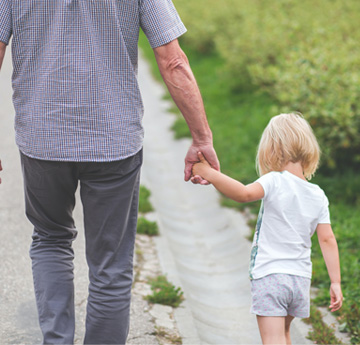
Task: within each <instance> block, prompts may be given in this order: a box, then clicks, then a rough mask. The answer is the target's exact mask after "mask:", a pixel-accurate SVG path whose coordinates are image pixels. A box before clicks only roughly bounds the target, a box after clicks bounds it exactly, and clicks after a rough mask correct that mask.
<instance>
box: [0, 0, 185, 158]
mask: <svg viewBox="0 0 360 345" xmlns="http://www.w3.org/2000/svg"><path fill="white" fill-rule="evenodd" d="M140 27H141V28H142V29H143V31H144V32H145V34H146V36H147V37H148V40H149V42H150V44H151V46H152V47H153V48H154V47H158V46H161V45H164V44H166V43H168V42H170V41H172V40H174V39H175V38H177V37H179V36H180V35H182V34H183V33H184V32H185V31H186V29H185V27H184V25H183V24H182V22H181V20H180V18H179V16H178V14H177V12H176V10H175V8H174V6H173V4H172V2H171V0H0V41H2V42H4V43H6V44H8V43H9V41H10V38H11V37H12V56H13V66H14V71H13V89H14V95H13V101H14V106H15V111H16V117H15V129H16V141H17V144H18V146H19V148H20V150H21V151H22V152H23V153H24V154H25V155H27V156H30V157H33V158H38V159H46V160H59V161H114V160H120V159H124V158H126V157H129V156H132V155H134V154H135V153H137V152H138V151H139V150H140V149H141V147H142V141H143V128H142V125H141V121H142V116H143V105H142V101H141V96H140V92H139V87H138V83H137V59H138V54H137V49H138V48H137V45H138V35H139V28H140Z"/></svg>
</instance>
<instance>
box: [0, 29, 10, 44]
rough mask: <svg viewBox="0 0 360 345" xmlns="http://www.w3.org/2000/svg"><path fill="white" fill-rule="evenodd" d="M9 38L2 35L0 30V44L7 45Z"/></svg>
mask: <svg viewBox="0 0 360 345" xmlns="http://www.w3.org/2000/svg"><path fill="white" fill-rule="evenodd" d="M10 39H11V36H10V37H9V36H8V35H7V34H4V33H3V32H2V31H1V30H0V42H2V43H5V44H6V45H9V43H10Z"/></svg>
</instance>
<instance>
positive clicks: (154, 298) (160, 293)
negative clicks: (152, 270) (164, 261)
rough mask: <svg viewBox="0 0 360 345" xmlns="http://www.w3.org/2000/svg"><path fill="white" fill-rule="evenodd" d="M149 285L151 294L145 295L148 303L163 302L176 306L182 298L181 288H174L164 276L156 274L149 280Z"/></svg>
mask: <svg viewBox="0 0 360 345" xmlns="http://www.w3.org/2000/svg"><path fill="white" fill-rule="evenodd" d="M150 285H151V289H152V290H153V294H152V295H148V296H146V299H147V300H148V301H149V302H150V303H158V304H164V305H169V306H171V307H174V308H176V307H178V306H179V305H180V303H181V302H182V301H183V299H184V297H183V292H182V291H181V288H179V287H178V288H176V287H175V286H174V285H173V284H171V283H170V282H169V281H168V280H167V278H166V276H158V277H156V278H154V279H152V280H150Z"/></svg>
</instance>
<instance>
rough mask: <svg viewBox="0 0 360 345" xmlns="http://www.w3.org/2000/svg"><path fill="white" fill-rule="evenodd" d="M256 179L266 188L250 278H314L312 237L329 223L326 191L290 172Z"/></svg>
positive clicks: (272, 173) (253, 251)
mask: <svg viewBox="0 0 360 345" xmlns="http://www.w3.org/2000/svg"><path fill="white" fill-rule="evenodd" d="M256 182H258V183H260V184H261V186H262V187H263V189H264V193H265V195H264V198H263V201H262V206H261V209H260V212H259V217H258V222H257V226H256V232H255V235H254V241H253V247H252V252H251V262H250V279H259V278H262V277H265V276H267V275H269V274H274V273H285V274H293V275H298V276H302V277H307V278H311V273H312V264H311V259H310V255H311V236H312V235H313V234H314V232H315V230H316V227H317V225H318V224H330V215H329V202H328V199H327V197H326V195H325V193H324V191H323V190H322V189H321V188H320V187H319V186H317V185H315V184H313V183H310V182H308V181H305V180H303V179H301V178H299V177H297V176H296V175H294V174H291V173H290V172H288V171H286V170H285V171H283V172H270V173H268V174H266V175H263V176H261V177H260V178H259V179H258V180H257V181H256Z"/></svg>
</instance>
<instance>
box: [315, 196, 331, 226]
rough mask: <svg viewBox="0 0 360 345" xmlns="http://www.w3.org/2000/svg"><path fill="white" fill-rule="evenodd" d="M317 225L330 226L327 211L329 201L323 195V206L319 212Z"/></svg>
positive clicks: (328, 212)
mask: <svg viewBox="0 0 360 345" xmlns="http://www.w3.org/2000/svg"><path fill="white" fill-rule="evenodd" d="M318 224H331V221H330V211H329V200H328V198H327V197H326V195H325V194H324V199H323V205H322V208H321V211H320V215H319V220H318Z"/></svg>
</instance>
